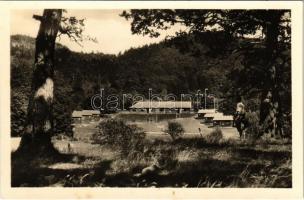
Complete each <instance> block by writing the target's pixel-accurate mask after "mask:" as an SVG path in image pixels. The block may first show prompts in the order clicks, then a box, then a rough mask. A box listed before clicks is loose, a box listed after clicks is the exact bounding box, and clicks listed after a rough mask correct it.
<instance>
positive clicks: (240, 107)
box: [233, 97, 245, 125]
mask: <svg viewBox="0 0 304 200" xmlns="http://www.w3.org/2000/svg"><path fill="white" fill-rule="evenodd" d="M237 102H238V103H237V104H236V111H235V114H234V120H233V121H234V125H235V121H236V120H239V119H242V118H243V117H245V105H244V104H243V102H242V98H241V97H238V99H237Z"/></svg>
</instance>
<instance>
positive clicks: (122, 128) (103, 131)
mask: <svg viewBox="0 0 304 200" xmlns="http://www.w3.org/2000/svg"><path fill="white" fill-rule="evenodd" d="M97 128H98V132H97V133H95V134H94V135H93V140H94V141H95V142H96V143H99V144H110V145H114V146H117V147H118V148H119V150H121V152H122V153H124V154H125V153H128V152H132V151H142V149H143V146H144V145H143V140H144V137H145V134H144V132H143V131H142V130H141V129H140V128H138V127H137V126H136V125H128V124H126V123H125V122H124V121H122V120H115V119H108V120H105V121H102V122H100V124H99V125H98V127H97Z"/></svg>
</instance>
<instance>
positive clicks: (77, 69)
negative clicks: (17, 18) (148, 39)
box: [11, 31, 291, 136]
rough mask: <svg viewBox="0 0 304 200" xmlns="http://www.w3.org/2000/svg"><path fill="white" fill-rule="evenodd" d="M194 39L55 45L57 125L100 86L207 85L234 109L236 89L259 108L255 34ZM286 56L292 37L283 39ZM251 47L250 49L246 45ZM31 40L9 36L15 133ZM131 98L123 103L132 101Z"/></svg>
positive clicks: (191, 90) (108, 90)
mask: <svg viewBox="0 0 304 200" xmlns="http://www.w3.org/2000/svg"><path fill="white" fill-rule="evenodd" d="M199 37H200V38H199V39H200V42H193V41H194V40H193V39H192V38H191V36H180V37H176V38H174V39H168V40H166V41H163V42H161V43H159V44H152V45H145V46H143V47H140V48H131V49H129V50H127V51H125V52H123V53H120V54H118V55H107V54H103V53H80V52H73V51H71V50H69V49H68V48H67V47H65V46H63V45H60V44H57V46H56V55H55V59H56V62H55V81H54V82H55V91H54V93H55V101H54V116H55V132H57V133H59V132H60V133H69V132H71V126H70V124H71V113H72V112H73V110H76V109H91V104H90V101H91V97H92V96H93V95H94V94H98V93H99V90H100V88H104V89H105V95H109V94H121V95H122V94H123V93H124V94H133V95H134V94H142V95H148V89H149V88H153V93H158V94H160V95H161V96H164V95H166V94H169V93H170V94H175V95H177V96H179V95H180V94H182V93H184V94H196V92H197V90H203V89H204V88H208V89H209V92H210V93H212V94H214V95H215V96H217V97H218V98H220V99H221V101H220V107H219V108H220V110H221V111H223V112H224V113H226V114H231V113H232V112H233V111H234V107H235V103H236V99H235V98H236V96H238V95H242V96H243V97H244V99H245V104H246V106H247V108H248V109H249V110H251V111H253V112H258V110H259V106H260V95H261V94H260V92H261V88H262V87H263V81H264V80H265V79H267V77H265V71H263V65H265V63H266V60H267V58H266V57H265V56H263V55H264V52H263V51H264V46H263V44H262V43H261V42H260V41H259V39H246V38H232V37H229V36H227V35H225V33H222V32H212V31H207V32H205V33H203V34H202V35H200V36H199ZM195 41H197V39H196V40H195ZM281 48H282V49H283V50H282V52H283V53H284V55H285V57H289V59H290V44H281ZM248 49H250V50H249V51H248ZM34 53H35V39H34V38H31V37H28V36H24V35H14V36H11V89H12V91H13V92H11V119H12V132H11V133H12V135H13V136H16V135H19V134H20V133H21V131H22V130H23V125H24V122H25V119H26V112H27V103H28V98H29V95H30V88H31V78H32V71H33V63H34ZM280 80H281V84H282V88H281V97H282V102H284V105H282V109H283V112H284V113H285V115H286V116H289V115H290V111H291V64H290V60H289V61H287V62H286V63H285V64H284V68H283V70H282V72H280ZM131 103H132V102H130V103H129V104H128V105H127V106H130V105H131Z"/></svg>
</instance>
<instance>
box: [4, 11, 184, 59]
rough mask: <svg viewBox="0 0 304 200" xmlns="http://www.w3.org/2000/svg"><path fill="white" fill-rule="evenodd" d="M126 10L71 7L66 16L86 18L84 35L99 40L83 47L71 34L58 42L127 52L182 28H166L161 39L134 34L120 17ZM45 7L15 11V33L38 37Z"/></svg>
mask: <svg viewBox="0 0 304 200" xmlns="http://www.w3.org/2000/svg"><path fill="white" fill-rule="evenodd" d="M122 11H123V10H67V13H65V14H64V15H65V16H75V17H77V18H78V19H83V18H85V19H86V20H85V31H84V35H88V36H90V37H92V38H96V39H97V41H98V42H97V43H94V42H92V41H84V42H82V43H81V46H80V45H79V44H77V43H75V42H72V41H71V40H70V39H69V38H68V37H67V36H63V37H61V39H60V40H57V42H59V43H61V44H63V45H65V46H67V47H68V48H70V49H71V50H73V51H77V52H88V53H90V52H95V53H96V52H102V53H105V54H118V53H119V52H121V53H123V52H124V51H125V50H127V49H130V48H131V47H133V48H134V47H140V46H143V45H145V44H151V43H158V42H160V41H161V40H163V39H164V38H165V37H166V35H174V33H175V32H176V31H178V30H180V29H181V28H180V27H177V26H175V27H173V28H172V29H169V30H167V31H162V32H161V36H160V37H158V38H150V37H149V36H142V35H133V34H132V32H131V21H127V20H126V19H125V18H123V17H120V16H119V14H120V13H122ZM42 12H43V10H13V11H12V12H11V16H10V17H11V34H12V35H15V34H23V35H28V36H31V37H36V36H37V33H38V29H39V25H40V22H39V21H37V20H35V19H33V17H32V16H33V14H38V15H42Z"/></svg>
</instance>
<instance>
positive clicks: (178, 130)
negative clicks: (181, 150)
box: [166, 121, 185, 140]
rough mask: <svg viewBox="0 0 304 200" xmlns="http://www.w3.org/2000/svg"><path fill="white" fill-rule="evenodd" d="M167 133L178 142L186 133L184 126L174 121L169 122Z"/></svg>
mask: <svg viewBox="0 0 304 200" xmlns="http://www.w3.org/2000/svg"><path fill="white" fill-rule="evenodd" d="M166 132H167V133H168V134H169V135H170V136H171V137H172V139H173V140H177V139H178V138H180V137H181V136H182V135H183V134H184V133H185V130H184V128H183V126H182V124H180V123H178V122H174V121H169V122H168V129H167V130H166Z"/></svg>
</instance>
